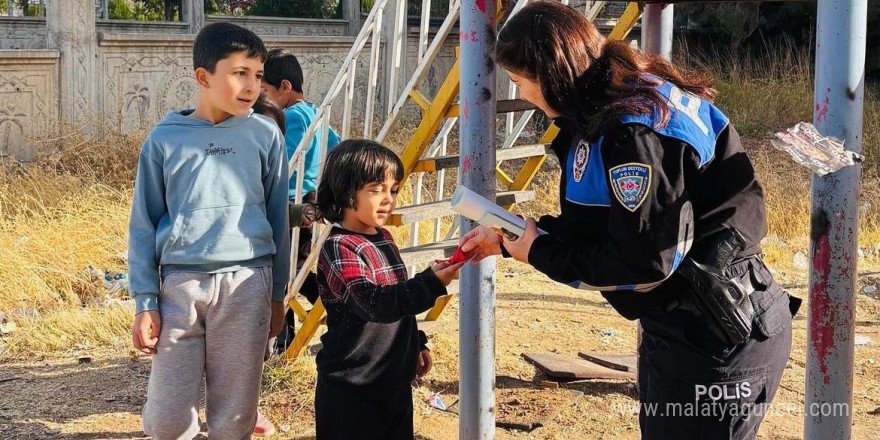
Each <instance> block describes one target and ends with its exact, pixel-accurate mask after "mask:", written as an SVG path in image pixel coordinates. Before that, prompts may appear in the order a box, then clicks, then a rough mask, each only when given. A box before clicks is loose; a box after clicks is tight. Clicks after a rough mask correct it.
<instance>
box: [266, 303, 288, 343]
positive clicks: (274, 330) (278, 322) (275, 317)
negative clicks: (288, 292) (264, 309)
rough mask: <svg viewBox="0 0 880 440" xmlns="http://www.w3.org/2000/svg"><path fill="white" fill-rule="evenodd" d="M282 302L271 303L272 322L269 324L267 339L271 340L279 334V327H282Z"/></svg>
mask: <svg viewBox="0 0 880 440" xmlns="http://www.w3.org/2000/svg"><path fill="white" fill-rule="evenodd" d="M285 309H286V308H285V307H284V301H272V321H270V322H269V337H268V339H272V338H274V337H275V336H278V333H280V332H281V326H282V325H284V312H286V311H287V310H285Z"/></svg>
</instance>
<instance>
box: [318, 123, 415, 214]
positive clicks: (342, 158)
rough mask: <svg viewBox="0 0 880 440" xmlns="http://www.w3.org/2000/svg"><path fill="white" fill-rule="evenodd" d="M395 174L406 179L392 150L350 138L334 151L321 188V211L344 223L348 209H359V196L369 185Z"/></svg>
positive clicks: (328, 161) (319, 198)
mask: <svg viewBox="0 0 880 440" xmlns="http://www.w3.org/2000/svg"><path fill="white" fill-rule="evenodd" d="M388 173H392V175H394V178H395V179H397V181H398V182H399V181H400V180H401V179H403V162H401V160H400V158H399V157H397V154H394V152H393V151H391V149H389V148H388V147H386V146H384V145H382V144H380V143H378V142H374V141H371V140H368V139H348V140H344V141H342V142H340V143H339V145H337V146H335V147H333V149H332V150H330V154H329V155H328V156H327V161H326V162H325V163H324V173H323V175H322V178H321V184H320V185H319V186H318V208H319V209H320V210H321V214H322V215H323V216H324V218H326V219H327V220H329V221H331V222H338V221H341V220H342V214H343V212H344V209H345V208H352V209H355V208H357V206H356V204H355V193H357V192H358V190H360V189H361V188H363V187H364V186H365V185H367V184H370V183H376V182H384V181H385V178H386V176H387V175H388Z"/></svg>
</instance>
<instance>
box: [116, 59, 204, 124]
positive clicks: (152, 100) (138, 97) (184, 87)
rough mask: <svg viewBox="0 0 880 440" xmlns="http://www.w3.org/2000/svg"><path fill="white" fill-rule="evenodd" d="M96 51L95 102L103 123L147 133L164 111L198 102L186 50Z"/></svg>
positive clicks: (195, 85)
mask: <svg viewBox="0 0 880 440" xmlns="http://www.w3.org/2000/svg"><path fill="white" fill-rule="evenodd" d="M101 52H102V56H101V68H100V71H101V79H102V81H103V83H104V84H103V86H102V88H101V93H100V100H101V108H102V109H103V114H104V117H105V118H106V123H107V125H109V126H111V127H114V128H116V129H119V130H121V131H124V132H131V131H138V130H148V129H150V128H151V127H152V126H153V125H154V124H155V123H156V122H157V121H159V120H160V119H161V118H162V116H164V115H165V113H167V112H169V111H171V110H182V109H186V108H193V107H195V105H196V104H197V103H198V96H199V94H198V84H197V83H196V81H195V78H193V70H192V55H191V49H189V48H187V47H186V46H184V47H179V45H175V46H171V47H169V46H165V47H162V46H161V45H158V44H154V45H145V46H140V47H133V46H120V47H102V51H101Z"/></svg>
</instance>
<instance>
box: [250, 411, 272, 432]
mask: <svg viewBox="0 0 880 440" xmlns="http://www.w3.org/2000/svg"><path fill="white" fill-rule="evenodd" d="M272 434H275V425H273V424H272V422H270V421H269V419H267V418H266V417H264V416H263V414H261V413H260V411H259V410H258V411H257V424H256V425H254V433H253V436H254V437H269V436H270V435H272Z"/></svg>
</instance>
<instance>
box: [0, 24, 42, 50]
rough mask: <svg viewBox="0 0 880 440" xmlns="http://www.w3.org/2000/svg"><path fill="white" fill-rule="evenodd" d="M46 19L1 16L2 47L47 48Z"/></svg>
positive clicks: (0, 39) (0, 40) (0, 42)
mask: <svg viewBox="0 0 880 440" xmlns="http://www.w3.org/2000/svg"><path fill="white" fill-rule="evenodd" d="M47 33H48V30H47V29H46V19H45V18H31V17H15V18H10V17H0V49H45V48H46V47H47V46H46V34H47Z"/></svg>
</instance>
